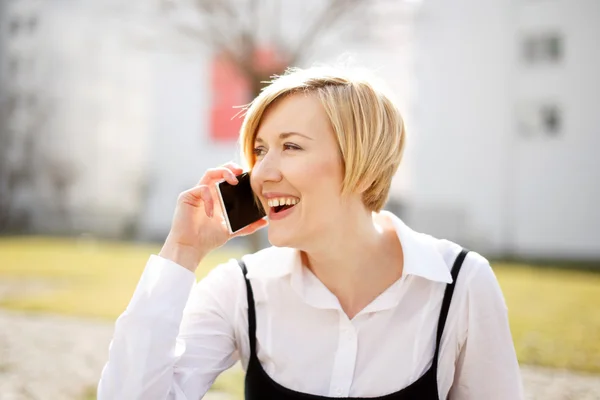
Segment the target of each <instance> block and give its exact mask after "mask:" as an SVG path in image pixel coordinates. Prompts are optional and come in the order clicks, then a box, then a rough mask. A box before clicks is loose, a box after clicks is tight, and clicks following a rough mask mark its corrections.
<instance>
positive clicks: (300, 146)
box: [251, 93, 343, 249]
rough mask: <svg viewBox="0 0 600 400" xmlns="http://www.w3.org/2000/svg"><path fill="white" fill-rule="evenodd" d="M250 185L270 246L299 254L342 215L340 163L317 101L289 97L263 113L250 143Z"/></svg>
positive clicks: (336, 146) (304, 97)
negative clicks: (252, 159) (265, 218)
mask: <svg viewBox="0 0 600 400" xmlns="http://www.w3.org/2000/svg"><path fill="white" fill-rule="evenodd" d="M254 149H255V150H254V151H255V154H256V164H255V165H254V168H253V170H252V175H251V182H252V188H253V189H254V192H255V193H256V194H257V195H258V197H259V199H260V201H261V203H262V205H263V207H264V208H265V210H266V211H267V216H268V219H269V241H270V242H271V244H273V245H274V246H279V247H294V248H299V249H305V248H306V247H309V246H310V242H311V241H314V240H316V238H318V233H319V232H322V231H323V230H327V229H328V228H329V227H331V226H332V225H333V224H335V223H336V221H339V219H338V218H339V217H340V216H342V215H343V210H342V202H341V197H340V193H341V187H342V180H343V166H342V159H341V155H340V152H339V146H338V143H337V139H336V137H335V134H334V132H333V130H332V128H331V126H330V123H329V120H328V117H327V114H326V113H325V110H324V109H323V107H322V105H321V103H320V101H319V100H318V98H317V97H315V96H314V95H312V94H304V93H299V94H294V95H291V96H288V97H285V98H283V99H281V100H279V101H277V102H276V103H275V104H273V105H272V106H271V108H269V110H268V111H267V112H266V113H265V115H264V116H263V118H262V121H261V124H260V127H259V129H258V133H257V136H256V140H255V143H254Z"/></svg>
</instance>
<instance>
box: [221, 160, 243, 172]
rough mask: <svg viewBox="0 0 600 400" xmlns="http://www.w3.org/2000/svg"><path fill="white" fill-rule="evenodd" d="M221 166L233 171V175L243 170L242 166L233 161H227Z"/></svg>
mask: <svg viewBox="0 0 600 400" xmlns="http://www.w3.org/2000/svg"><path fill="white" fill-rule="evenodd" d="M223 167H224V168H227V169H228V170H230V171H231V172H233V173H234V174H235V175H239V174H241V173H242V172H244V170H243V169H242V167H240V166H239V165H238V164H236V163H234V162H233V161H230V162H228V163H227V164H225V165H223Z"/></svg>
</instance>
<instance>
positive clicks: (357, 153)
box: [240, 67, 405, 211]
mask: <svg viewBox="0 0 600 400" xmlns="http://www.w3.org/2000/svg"><path fill="white" fill-rule="evenodd" d="M299 92H302V93H311V94H315V95H317V97H318V99H319V100H320V101H321V104H322V105H323V107H324V109H325V111H326V113H327V115H328V117H329V121H330V123H331V126H332V128H333V131H334V133H335V135H336V137H337V140H338V144H339V149H340V153H341V156H342V160H343V167H344V179H343V182H342V194H349V193H351V192H362V198H363V202H364V204H365V206H366V207H367V208H368V209H370V210H371V211H380V210H381V209H382V208H383V206H384V205H385V202H386V201H387V198H388V195H389V191H390V186H391V182H392V178H393V176H394V174H395V173H396V171H397V169H398V166H399V165H400V161H401V160H402V154H403V151H404V141H405V140H404V121H403V119H402V117H401V115H400V112H399V110H398V109H397V107H396V105H395V104H394V102H393V101H392V100H391V98H390V97H389V96H388V95H387V94H385V90H384V89H383V87H379V86H377V85H376V81H374V80H373V79H372V78H368V74H365V73H364V72H362V71H358V70H352V71H350V70H345V69H338V68H327V67H313V68H309V69H299V68H293V69H288V70H287V71H286V72H285V74H283V75H282V76H279V77H276V78H275V79H274V80H273V81H271V82H270V85H268V86H267V87H265V88H264V89H263V90H262V91H261V93H260V94H259V95H258V96H257V97H256V98H255V99H254V100H253V101H252V103H250V104H249V105H248V107H247V108H246V115H245V117H244V122H243V123H242V127H241V130H240V144H241V148H242V156H243V157H244V158H245V160H246V162H247V164H248V166H249V167H250V168H252V167H254V164H255V163H256V157H255V155H254V146H255V143H254V142H255V139H256V135H257V132H258V128H259V126H260V122H261V119H262V117H263V115H264V114H265V112H266V111H267V109H268V108H269V107H270V106H271V105H273V104H274V103H275V102H276V101H277V100H279V99H281V98H283V97H285V96H289V95H292V94H296V93H299Z"/></svg>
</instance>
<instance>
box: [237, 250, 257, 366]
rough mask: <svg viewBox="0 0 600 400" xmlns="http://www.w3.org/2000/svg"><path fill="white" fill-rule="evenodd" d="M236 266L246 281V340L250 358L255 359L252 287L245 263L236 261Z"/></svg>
mask: <svg viewBox="0 0 600 400" xmlns="http://www.w3.org/2000/svg"><path fill="white" fill-rule="evenodd" d="M238 264H239V265H240V268H241V269H242V272H243V273H244V280H245V281H246V296H247V297H248V339H249V340H250V358H251V359H252V358H254V357H256V311H255V310H254V293H252V285H251V284H250V281H249V280H248V276H247V275H248V268H246V263H244V262H243V261H242V260H238Z"/></svg>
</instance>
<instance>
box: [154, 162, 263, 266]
mask: <svg viewBox="0 0 600 400" xmlns="http://www.w3.org/2000/svg"><path fill="white" fill-rule="evenodd" d="M242 172H243V170H242V169H241V168H240V167H239V166H238V165H235V164H233V163H229V164H226V165H224V166H222V167H219V168H212V169H209V170H208V171H206V173H205V174H204V176H203V177H202V179H200V182H198V185H196V186H195V187H193V188H191V189H189V190H186V191H184V192H182V193H181V194H180V195H179V197H178V199H177V206H176V208H175V215H174V216H173V222H172V224H171V231H170V232H169V236H168V237H167V240H166V241H165V244H164V246H163V248H162V250H161V251H160V253H159V255H160V256H161V257H163V258H167V259H169V260H172V261H174V262H176V263H177V264H179V265H181V266H183V267H185V268H187V269H189V270H190V271H192V272H193V271H195V270H196V268H197V267H198V264H199V263H200V261H201V260H202V258H204V256H206V254H208V253H209V252H211V251H212V250H214V249H216V248H218V247H221V246H222V245H224V244H225V243H226V242H227V241H228V240H229V239H231V238H232V237H235V236H243V235H249V234H251V233H254V232H256V231H257V230H258V229H260V228H263V227H264V226H266V225H267V221H266V220H264V219H261V220H259V221H256V222H254V223H253V224H250V225H249V226H247V227H245V228H244V229H242V230H241V231H239V232H236V233H235V234H234V235H231V234H229V231H228V230H227V225H226V223H225V219H224V215H223V210H222V209H221V206H220V204H219V201H218V194H217V192H216V183H217V182H219V181H221V180H225V181H227V182H228V183H230V184H232V185H237V183H238V180H237V178H236V175H239V174H241V173H242Z"/></svg>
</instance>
